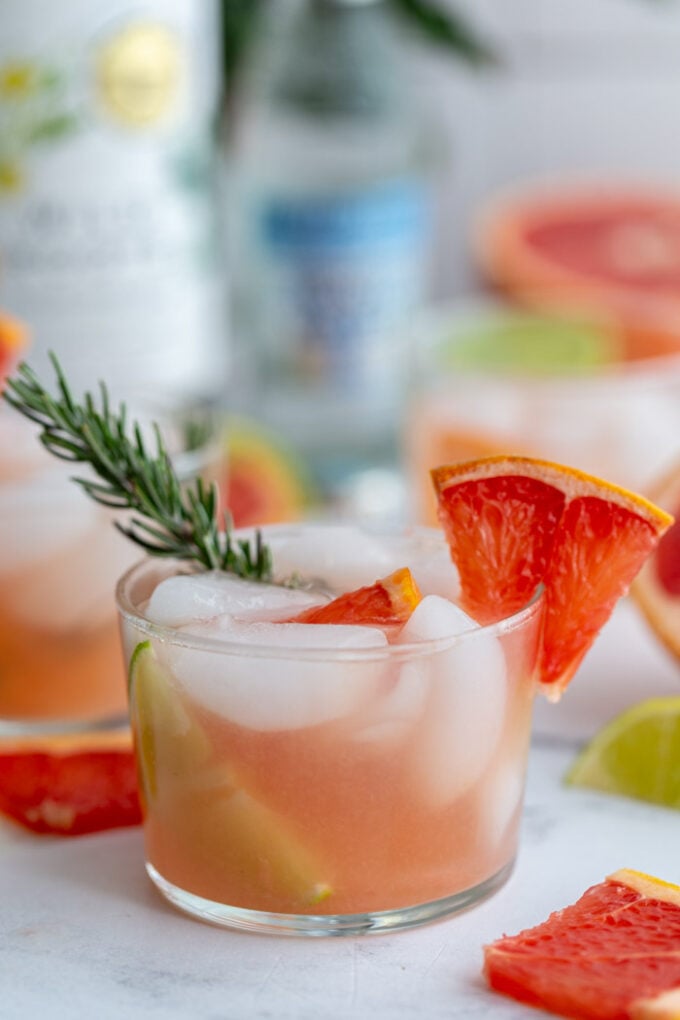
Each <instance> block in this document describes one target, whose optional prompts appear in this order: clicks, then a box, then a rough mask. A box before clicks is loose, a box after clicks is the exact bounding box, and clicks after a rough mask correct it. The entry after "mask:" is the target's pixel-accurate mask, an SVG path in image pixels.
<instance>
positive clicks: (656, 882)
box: [607, 868, 680, 907]
mask: <svg viewBox="0 0 680 1020" xmlns="http://www.w3.org/2000/svg"><path fill="white" fill-rule="evenodd" d="M607 882H619V883H620V884H621V885H627V886H628V888H629V889H633V890H634V891H635V892H637V893H640V895H641V896H644V897H645V899H648V900H662V901H663V902H664V903H674V904H675V906H676V907H680V885H675V884H674V883H673V882H666V881H664V879H662V878H655V877H654V876H653V875H647V874H645V872H644V871H635V870H634V869H633V868H619V870H618V871H615V872H613V874H611V875H607Z"/></svg>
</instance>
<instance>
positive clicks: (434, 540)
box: [385, 528, 460, 599]
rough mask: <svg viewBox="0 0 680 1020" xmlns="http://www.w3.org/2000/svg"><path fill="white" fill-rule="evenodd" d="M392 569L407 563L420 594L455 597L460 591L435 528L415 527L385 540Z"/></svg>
mask: <svg viewBox="0 0 680 1020" xmlns="http://www.w3.org/2000/svg"><path fill="white" fill-rule="evenodd" d="M385 542H386V549H387V551H388V555H389V556H390V558H391V567H390V569H391V570H396V569H397V568H398V567H404V566H408V567H409V568H410V570H411V573H412V575H413V577H414V580H415V582H416V584H417V585H418V587H419V588H420V591H421V593H422V594H423V595H441V596H442V598H445V599H455V598H457V597H458V595H459V594H460V578H459V575H458V570H457V569H456V566H455V564H454V563H453V561H452V560H451V553H450V551H449V547H448V545H447V544H446V540H445V538H444V536H443V535H442V534H441V533H439V532H436V531H426V530H425V529H424V528H416V529H414V530H413V531H412V532H411V533H407V534H406V535H404V536H399V538H390V539H386V540H385Z"/></svg>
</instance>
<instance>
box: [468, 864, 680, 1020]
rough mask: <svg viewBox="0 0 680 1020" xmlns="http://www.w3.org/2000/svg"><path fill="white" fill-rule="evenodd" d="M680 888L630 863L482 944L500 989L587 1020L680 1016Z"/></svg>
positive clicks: (491, 978) (489, 975)
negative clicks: (532, 923)
mask: <svg viewBox="0 0 680 1020" xmlns="http://www.w3.org/2000/svg"><path fill="white" fill-rule="evenodd" d="M679 947H680V887H679V886H676V885H671V884H670V883H668V882H663V881H661V880H660V879H658V878H652V877H651V876H649V875H643V874H641V873H640V872H638V871H632V870H629V869H627V868H624V869H622V870H620V871H617V872H616V873H615V874H613V875H610V876H609V877H608V878H607V879H606V880H605V881H604V882H601V883H599V884H598V885H594V886H592V887H591V888H590V889H588V890H587V891H586V892H585V893H584V894H583V896H582V897H581V898H580V899H579V900H578V901H577V902H576V903H574V904H572V905H571V906H568V907H566V908H565V909H564V910H559V911H557V912H556V913H554V914H551V916H550V917H549V918H548V920H547V921H544V922H543V923H542V924H539V925H537V926H536V927H535V928H530V929H527V930H526V931H522V932H520V933H519V934H518V935H514V936H504V937H503V938H501V939H498V941H496V942H493V943H492V944H491V945H489V946H486V947H485V949H484V974H485V976H486V979H487V981H488V983H489V985H490V986H491V988H493V989H494V990H495V991H498V992H503V993H504V994H505V995H508V996H510V997H511V998H513V999H518V1000H519V1001H520V1002H525V1003H527V1004H528V1005H531V1006H537V1007H541V1008H543V1009H547V1010H550V1011H551V1012H553V1013H559V1014H560V1015H562V1016H568V1017H580V1018H582V1020H621V1018H625V1017H630V1018H631V1020H677V1018H678V1017H680V948H679Z"/></svg>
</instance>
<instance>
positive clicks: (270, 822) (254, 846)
mask: <svg viewBox="0 0 680 1020" xmlns="http://www.w3.org/2000/svg"><path fill="white" fill-rule="evenodd" d="M129 684H130V706H131V718H132V726H133V730H134V733H135V746H136V749H137V761H138V768H139V773H140V778H141V785H142V794H143V800H144V802H145V804H150V803H152V801H153V800H154V799H156V798H158V796H159V787H161V788H164V787H167V794H168V796H167V797H166V806H165V810H166V812H171V815H172V818H173V819H174V822H176V830H175V831H174V833H173V839H174V841H175V843H176V844H177V845H178V846H183V847H184V849H183V851H182V852H183V854H184V856H185V857H186V859H188V860H194V861H199V862H200V870H201V872H205V871H206V870H208V871H210V870H214V869H215V868H217V870H218V872H221V873H223V874H227V873H231V874H235V875H239V876H241V879H242V880H243V881H245V882H246V883H249V884H250V885H251V887H253V888H256V889H257V888H260V889H262V888H268V889H269V890H270V894H271V896H272V897H273V898H274V899H275V900H277V901H278V900H284V901H285V903H286V904H288V905H289V906H290V905H293V904H296V903H297V904H306V905H310V906H311V905H314V904H317V903H321V902H322V901H323V900H325V899H326V898H327V897H328V896H330V895H331V887H330V885H329V884H328V882H326V881H325V879H323V878H322V877H321V875H322V869H321V867H320V865H319V863H318V862H317V860H316V858H315V856H314V855H313V854H312V853H310V851H309V850H308V849H307V847H306V846H305V845H304V844H303V843H302V842H301V841H300V840H299V838H298V837H297V835H296V834H295V833H294V832H292V831H291V828H290V825H289V823H288V822H287V820H286V819H285V818H284V817H282V816H281V815H279V814H278V813H277V812H275V811H273V810H272V809H271V808H269V807H268V806H267V805H265V804H263V803H262V802H261V801H260V800H258V799H257V798H256V797H254V796H252V795H251V794H250V793H249V792H248V791H247V790H245V789H244V788H243V786H242V784H241V783H239V782H238V781H237V779H236V777H235V774H234V771H233V769H232V767H231V764H230V763H229V762H228V761H223V760H221V755H220V756H219V757H218V756H217V755H216V754H215V753H214V751H213V748H212V745H211V743H210V741H209V740H208V737H207V734H206V733H205V731H204V730H203V728H202V727H201V726H200V724H199V723H198V722H197V720H196V719H195V718H194V717H193V716H192V715H191V713H190V710H189V708H188V707H187V705H186V703H185V702H184V701H183V700H182V698H181V696H180V694H179V692H178V691H177V689H176V687H175V685H174V682H173V680H172V677H171V676H170V674H169V673H168V671H167V670H166V669H165V668H164V667H163V665H162V663H160V662H159V661H158V658H157V657H156V654H155V652H154V649H153V646H152V644H151V642H150V641H143V642H141V643H140V644H138V645H137V647H136V648H135V650H134V652H133V653H132V656H131V659H130V668H129ZM178 796H179V799H177V797H178ZM161 810H163V809H161ZM165 824H168V817H167V815H166V819H165ZM185 843H186V846H185Z"/></svg>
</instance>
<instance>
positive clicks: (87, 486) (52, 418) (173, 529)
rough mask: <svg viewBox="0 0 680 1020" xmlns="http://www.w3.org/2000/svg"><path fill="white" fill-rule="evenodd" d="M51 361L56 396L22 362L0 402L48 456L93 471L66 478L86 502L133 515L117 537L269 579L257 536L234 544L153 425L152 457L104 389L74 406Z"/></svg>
mask: <svg viewBox="0 0 680 1020" xmlns="http://www.w3.org/2000/svg"><path fill="white" fill-rule="evenodd" d="M50 358H51V361H52V364H53V365H54V369H55V372H56V376H57V390H58V392H57V395H56V396H52V395H51V394H50V393H48V392H47V390H46V389H45V388H44V386H43V385H42V383H41V382H40V381H39V379H38V377H37V376H36V374H35V372H34V371H33V370H32V369H31V368H29V366H28V365H27V364H25V363H21V364H20V365H19V366H18V368H17V371H16V375H15V377H14V378H10V379H7V381H6V384H5V391H4V393H3V396H4V398H5V400H7V401H8V402H9V403H10V404H11V405H12V407H14V408H16V410H17V411H19V412H20V413H21V414H23V415H24V416H25V417H26V418H30V419H31V421H34V422H36V423H37V424H38V425H39V426H40V428H41V429H42V431H41V433H40V441H41V442H42V444H43V446H45V448H46V449H47V450H49V452H50V453H52V454H54V456H55V457H59V458H60V459H61V460H68V461H73V462H74V463H80V464H88V465H90V467H91V468H93V470H94V472H95V474H96V475H97V476H98V478H99V481H93V480H91V479H88V478H77V477H76V478H74V479H73V481H75V482H77V483H78V485H80V486H82V488H83V489H84V490H85V492H86V493H87V494H88V496H90V497H91V498H92V499H94V500H96V501H97V503H101V504H103V505H104V506H106V507H112V508H113V509H116V510H122V511H125V510H131V511H132V512H133V516H132V518H131V519H130V520H129V521H127V522H126V523H122V522H120V521H116V522H115V525H116V527H117V528H118V530H119V531H121V532H122V533H123V534H124V535H126V536H127V537H128V538H130V539H132V541H133V542H136V543H137V544H138V545H140V546H142V548H144V549H146V551H147V552H148V553H151V554H152V555H154V556H172V557H175V558H176V559H181V560H194V561H195V562H197V563H200V564H201V565H202V566H204V567H207V568H208V570H224V571H227V572H228V573H231V574H236V575H238V577H243V578H248V579H250V580H256V581H268V580H270V579H271V573H272V562H271V553H270V550H269V548H268V547H267V546H266V545H265V544H264V543H263V541H262V535H261V533H260V532H259V531H257V532H256V535H255V539H254V541H253V542H250V541H248V540H245V539H238V540H237V541H234V540H233V539H232V537H231V530H232V521H231V517H230V515H229V513H228V512H226V513H224V514H221V515H220V513H219V511H218V497H217V487H216V485H215V484H214V483H213V485H210V486H208V485H205V484H204V482H203V481H202V479H200V478H198V479H196V480H194V481H193V482H192V483H190V484H182V485H180V482H179V480H178V478H177V475H176V474H175V471H174V468H173V466H172V463H171V460H170V456H169V454H168V452H167V450H166V448H165V444H164V442H163V438H162V436H161V433H160V429H159V428H158V426H157V425H154V436H155V444H154V445H155V451H153V452H151V451H150V450H148V449H147V446H146V443H145V441H144V438H143V436H142V432H141V429H140V427H139V424H138V423H136V422H132V423H130V424H129V425H128V421H127V413H126V408H125V404H124V403H122V404H120V406H119V407H118V409H117V410H114V409H113V408H112V407H111V405H110V402H109V394H108V390H107V388H106V386H105V385H104V384H103V383H101V384H100V390H99V401H98V402H97V401H96V400H95V398H94V397H93V395H92V394H91V393H86V394H85V396H84V398H83V400H82V402H81V403H78V401H77V400H76V399H75V398H74V397H73V394H72V393H71V390H70V388H69V385H68V383H67V381H66V378H65V376H64V373H63V370H62V368H61V365H60V364H59V361H58V359H57V358H56V356H55V355H54V354H51V355H50ZM221 524H223V526H224V528H223V530H221V528H220V525H221Z"/></svg>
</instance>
